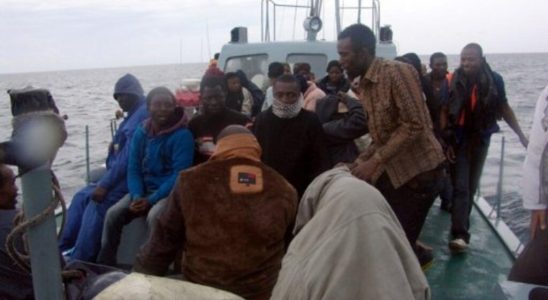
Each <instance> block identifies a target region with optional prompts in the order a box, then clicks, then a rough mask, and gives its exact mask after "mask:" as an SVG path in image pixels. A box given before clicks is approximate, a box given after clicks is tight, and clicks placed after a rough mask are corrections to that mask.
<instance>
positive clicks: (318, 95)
mask: <svg viewBox="0 0 548 300" xmlns="http://www.w3.org/2000/svg"><path fill="white" fill-rule="evenodd" d="M293 74H294V75H295V76H302V77H304V78H305V79H306V82H307V85H306V86H304V87H302V89H303V108H304V109H306V110H309V111H316V102H317V101H318V100H319V99H322V98H323V97H325V95H326V94H325V93H324V92H323V91H322V90H321V89H320V88H318V86H317V85H316V83H314V75H313V73H312V72H311V67H310V64H309V63H296V64H295V66H294V68H293Z"/></svg>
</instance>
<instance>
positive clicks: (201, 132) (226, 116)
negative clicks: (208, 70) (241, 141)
mask: <svg viewBox="0 0 548 300" xmlns="http://www.w3.org/2000/svg"><path fill="white" fill-rule="evenodd" d="M226 95H227V87H226V84H225V78H224V74H212V75H209V74H206V75H205V76H204V77H203V78H202V82H201V83H200V98H201V101H202V108H201V111H200V114H199V115H196V116H195V117H194V118H192V120H191V121H190V123H189V124H188V128H189V129H190V131H191V132H192V135H193V136H194V141H195V146H196V152H195V155H194V164H195V165H197V164H200V163H203V162H205V161H207V160H208V159H209V157H210V156H211V155H212V154H213V152H215V143H216V141H215V137H216V136H217V135H218V134H219V133H220V132H221V130H223V129H224V128H225V127H226V126H228V125H232V124H236V125H247V124H248V123H250V122H251V120H250V119H249V118H248V117H247V116H246V115H244V114H242V113H239V112H237V111H234V110H232V109H229V108H228V107H226V104H225V102H226Z"/></svg>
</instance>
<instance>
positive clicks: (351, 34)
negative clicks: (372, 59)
mask: <svg viewBox="0 0 548 300" xmlns="http://www.w3.org/2000/svg"><path fill="white" fill-rule="evenodd" d="M346 38H350V42H352V49H354V52H359V51H361V50H362V49H363V48H365V49H367V52H369V54H371V55H372V56H375V47H376V45H377V38H375V34H374V33H373V31H372V30H371V28H369V27H367V26H365V25H363V24H354V25H350V26H348V27H346V28H345V29H344V30H343V31H342V32H341V33H339V36H338V38H337V39H338V40H343V39H346Z"/></svg>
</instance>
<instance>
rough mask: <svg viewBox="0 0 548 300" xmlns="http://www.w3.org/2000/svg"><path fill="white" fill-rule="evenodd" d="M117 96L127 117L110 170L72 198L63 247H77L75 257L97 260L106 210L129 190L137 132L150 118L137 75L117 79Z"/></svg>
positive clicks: (115, 142)
mask: <svg viewBox="0 0 548 300" xmlns="http://www.w3.org/2000/svg"><path fill="white" fill-rule="evenodd" d="M114 99H116V101H117V102H118V104H119V105H120V107H121V108H122V110H123V111H125V112H127V117H126V118H125V119H124V121H122V123H120V126H118V130H117V131H116V133H115V135H114V137H113V139H112V143H111V144H110V146H109V149H108V156H107V160H106V166H107V170H106V172H105V173H104V174H103V176H102V177H101V178H100V179H99V181H98V182H96V183H91V184H90V185H88V186H87V187H85V188H83V189H82V190H80V191H79V192H78V193H76V195H74V197H73V199H72V201H71V204H70V207H69V209H68V212H67V222H66V225H65V229H64V231H63V233H62V236H61V240H60V242H59V248H60V249H61V251H68V250H70V249H73V250H72V251H70V252H68V253H67V254H68V256H69V257H71V258H72V259H78V260H83V261H95V258H96V255H97V253H98V252H99V249H100V247H101V233H102V231H103V221H104V217H105V213H106V212H107V210H108V209H109V208H110V207H111V206H112V205H114V204H115V203H116V202H117V201H118V200H120V199H121V198H122V197H123V196H124V195H125V194H127V193H128V188H127V181H126V175H127V166H128V153H129V146H130V144H131V139H132V137H133V133H134V132H135V129H136V128H137V126H138V125H139V124H140V123H141V122H143V121H144V120H145V119H146V118H147V117H148V112H147V109H146V104H145V97H144V95H143V88H142V87H141V84H140V83H139V80H137V78H135V76H133V75H131V74H126V75H124V76H123V77H122V78H120V79H119V80H118V82H116V85H115V87H114Z"/></svg>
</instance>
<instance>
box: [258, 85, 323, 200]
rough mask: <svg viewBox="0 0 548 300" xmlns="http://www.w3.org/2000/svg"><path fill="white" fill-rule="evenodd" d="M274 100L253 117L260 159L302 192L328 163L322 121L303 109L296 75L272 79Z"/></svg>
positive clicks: (300, 193)
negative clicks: (260, 153) (266, 108)
mask: <svg viewBox="0 0 548 300" xmlns="http://www.w3.org/2000/svg"><path fill="white" fill-rule="evenodd" d="M273 88H274V103H273V104H272V107H270V108H269V109H268V110H266V111H263V112H262V113H260V114H259V115H258V116H257V118H256V119H255V123H254V126H253V132H254V134H255V136H256V137H257V140H258V141H259V144H261V147H262V148H263V155H262V160H263V162H264V163H265V164H267V165H268V166H270V167H272V168H274V170H276V171H278V172H279V173H280V174H282V175H283V176H284V177H285V179H287V181H289V182H290V183H291V184H292V185H293V186H294V187H295V188H296V189H297V192H298V193H299V196H301V195H302V194H303V193H304V190H305V189H306V187H307V186H308V184H310V182H312V180H313V179H314V178H315V177H316V176H318V175H319V174H321V173H322V172H323V171H325V170H327V169H328V168H330V167H331V161H330V158H329V154H328V153H327V148H326V146H325V136H324V132H323V129H322V125H321V123H320V121H319V119H318V116H316V114H315V113H312V112H310V111H307V110H304V109H303V108H302V105H303V96H302V94H301V88H300V86H299V84H298V82H297V79H296V78H295V77H294V76H292V75H282V76H281V77H279V78H278V79H277V80H276V82H275V83H274V87H273Z"/></svg>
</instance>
